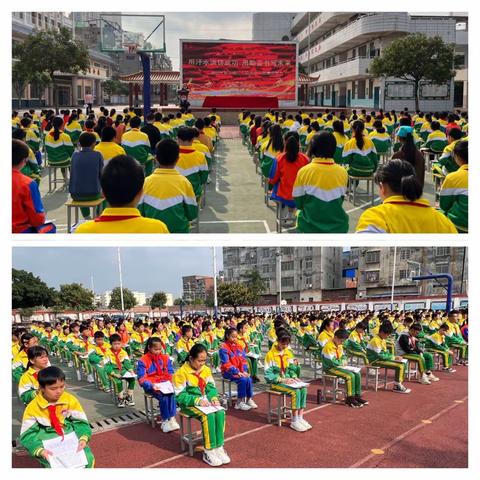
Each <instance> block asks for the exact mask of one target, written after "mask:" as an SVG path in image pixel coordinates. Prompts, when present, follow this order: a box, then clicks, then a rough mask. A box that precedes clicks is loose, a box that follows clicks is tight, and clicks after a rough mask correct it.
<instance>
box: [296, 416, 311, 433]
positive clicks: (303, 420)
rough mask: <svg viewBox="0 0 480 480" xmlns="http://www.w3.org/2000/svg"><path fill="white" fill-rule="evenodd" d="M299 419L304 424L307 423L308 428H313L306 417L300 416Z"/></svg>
mask: <svg viewBox="0 0 480 480" xmlns="http://www.w3.org/2000/svg"><path fill="white" fill-rule="evenodd" d="M298 421H299V422H301V423H302V425H305V427H307V429H308V430H310V429H311V428H313V427H312V426H311V425H310V424H309V423H308V422H307V421H306V420H305V419H304V418H299V419H298Z"/></svg>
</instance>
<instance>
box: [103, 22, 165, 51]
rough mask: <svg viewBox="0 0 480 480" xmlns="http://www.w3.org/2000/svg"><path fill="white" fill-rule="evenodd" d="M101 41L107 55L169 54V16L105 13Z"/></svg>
mask: <svg viewBox="0 0 480 480" xmlns="http://www.w3.org/2000/svg"><path fill="white" fill-rule="evenodd" d="M100 39H101V49H102V51H103V52H110V53H121V52H125V53H129V54H132V53H137V52H138V53H165V15H156V14H146V13H109V14H101V15H100Z"/></svg>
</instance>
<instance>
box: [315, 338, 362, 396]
mask: <svg viewBox="0 0 480 480" xmlns="http://www.w3.org/2000/svg"><path fill="white" fill-rule="evenodd" d="M322 333H323V332H322ZM345 362H346V359H345V357H344V353H343V347H342V345H335V342H334V341H333V340H329V341H328V342H327V343H326V344H325V346H324V347H323V348H322V365H323V371H324V372H325V373H326V374H327V375H335V376H336V377H340V378H342V379H343V380H345V387H346V390H347V397H353V396H354V395H357V396H359V395H361V394H362V375H361V373H360V371H358V372H353V371H352V370H348V369H346V368H342V367H343V366H344V363H345Z"/></svg>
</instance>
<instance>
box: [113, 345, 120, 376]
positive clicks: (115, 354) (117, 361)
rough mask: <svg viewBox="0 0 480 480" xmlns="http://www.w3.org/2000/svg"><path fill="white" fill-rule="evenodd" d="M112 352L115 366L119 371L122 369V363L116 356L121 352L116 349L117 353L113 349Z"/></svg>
mask: <svg viewBox="0 0 480 480" xmlns="http://www.w3.org/2000/svg"><path fill="white" fill-rule="evenodd" d="M112 353H113V355H114V357H115V362H116V364H117V367H118V369H119V370H120V372H121V371H122V363H121V362H120V359H119V358H118V356H119V355H120V353H121V350H119V351H118V353H115V352H114V351H113V350H112Z"/></svg>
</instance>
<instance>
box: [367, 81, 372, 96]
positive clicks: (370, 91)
mask: <svg viewBox="0 0 480 480" xmlns="http://www.w3.org/2000/svg"><path fill="white" fill-rule="evenodd" d="M368 98H373V80H372V79H370V80H369V81H368Z"/></svg>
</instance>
